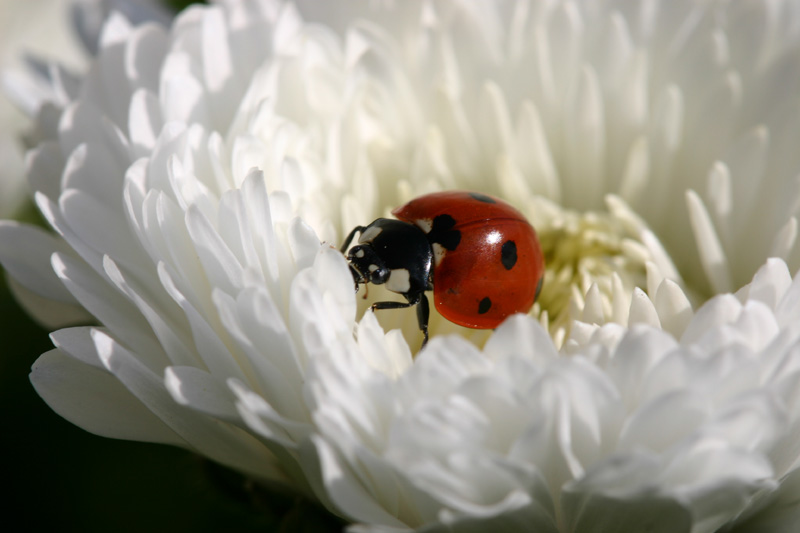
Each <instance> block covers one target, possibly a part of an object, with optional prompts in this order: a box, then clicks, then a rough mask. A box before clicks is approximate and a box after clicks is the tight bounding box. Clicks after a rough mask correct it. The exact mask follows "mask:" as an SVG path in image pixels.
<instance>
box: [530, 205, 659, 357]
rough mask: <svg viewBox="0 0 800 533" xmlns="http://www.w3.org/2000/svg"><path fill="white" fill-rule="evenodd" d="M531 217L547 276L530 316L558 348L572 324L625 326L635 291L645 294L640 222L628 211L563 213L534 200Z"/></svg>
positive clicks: (644, 250)
mask: <svg viewBox="0 0 800 533" xmlns="http://www.w3.org/2000/svg"><path fill="white" fill-rule="evenodd" d="M536 203H537V204H538V205H537V208H536V213H537V214H536V215H535V216H534V217H533V219H534V220H532V222H533V223H534V226H535V227H536V231H537V234H538V236H539V241H540V243H541V246H542V252H543V253H544V257H545V265H546V273H545V282H544V285H543V287H542V292H541V294H540V295H539V299H538V301H537V303H536V305H535V306H534V309H533V313H534V314H538V315H539V317H540V320H541V321H542V322H543V323H544V324H545V325H546V326H547V327H548V329H549V331H550V333H551V335H552V336H553V339H554V341H555V342H556V345H557V346H560V345H561V344H562V343H563V341H564V339H565V338H566V337H567V336H568V335H569V328H570V325H571V324H572V322H573V321H574V320H582V321H584V322H590V323H605V322H625V320H626V319H627V311H628V308H629V307H630V301H631V296H632V294H633V290H634V288H636V287H639V288H642V289H643V290H646V288H647V271H646V263H647V262H648V261H651V260H652V257H651V253H650V251H649V250H648V248H647V247H646V246H645V244H644V243H643V242H642V240H641V238H640V235H641V232H640V231H639V229H640V228H639V227H637V226H638V224H639V221H634V220H631V219H630V218H629V217H626V216H625V215H626V214H628V212H627V211H623V212H620V211H586V212H577V211H573V210H570V209H565V208H563V207H560V206H558V205H555V204H553V203H551V202H547V201H544V200H539V201H537V202H536Z"/></svg>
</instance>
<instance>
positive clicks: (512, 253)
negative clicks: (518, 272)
mask: <svg viewBox="0 0 800 533" xmlns="http://www.w3.org/2000/svg"><path fill="white" fill-rule="evenodd" d="M500 261H502V262H503V266H504V267H506V270H511V269H512V268H514V265H516V264H517V245H516V244H515V243H514V241H506V242H504V243H503V246H502V247H501V248H500Z"/></svg>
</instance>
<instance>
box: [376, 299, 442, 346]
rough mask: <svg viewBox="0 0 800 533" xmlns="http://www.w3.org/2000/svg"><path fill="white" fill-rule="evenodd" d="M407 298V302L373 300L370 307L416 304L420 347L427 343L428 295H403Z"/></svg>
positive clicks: (394, 307)
mask: <svg viewBox="0 0 800 533" xmlns="http://www.w3.org/2000/svg"><path fill="white" fill-rule="evenodd" d="M404 296H405V297H406V298H408V302H392V301H386V302H375V303H374V304H372V306H371V307H370V309H372V311H373V312H375V311H377V310H379V309H405V308H406V307H411V306H412V305H416V306H417V323H418V324H419V329H420V331H422V335H423V339H422V346H420V349H422V348H424V347H425V344H427V343H428V319H429V318H430V314H431V310H430V305H429V304H428V297H427V296H425V295H424V294H422V293H420V294H416V295H413V296H411V295H408V294H405V295H404Z"/></svg>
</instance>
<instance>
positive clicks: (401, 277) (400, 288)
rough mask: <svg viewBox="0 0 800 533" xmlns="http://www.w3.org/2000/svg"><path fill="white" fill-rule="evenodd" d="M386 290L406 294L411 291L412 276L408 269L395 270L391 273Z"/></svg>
mask: <svg viewBox="0 0 800 533" xmlns="http://www.w3.org/2000/svg"><path fill="white" fill-rule="evenodd" d="M386 288H387V289H389V290H390V291H392V292H399V293H400V294H403V293H406V292H408V291H409V290H410V289H411V275H410V274H409V272H408V269H405V268H395V269H393V270H392V271H391V272H390V273H389V279H387V280H386Z"/></svg>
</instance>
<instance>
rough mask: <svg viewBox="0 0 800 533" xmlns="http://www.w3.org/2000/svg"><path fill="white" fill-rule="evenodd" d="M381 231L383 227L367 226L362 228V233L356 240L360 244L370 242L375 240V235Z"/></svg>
mask: <svg viewBox="0 0 800 533" xmlns="http://www.w3.org/2000/svg"><path fill="white" fill-rule="evenodd" d="M382 231H383V228H380V227H378V226H369V227H367V229H365V230H364V233H362V234H361V237H359V238H358V242H359V243H360V244H364V243H368V242H372V241H374V240H375V237H377V236H378V235H380V234H381V232H382Z"/></svg>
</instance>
